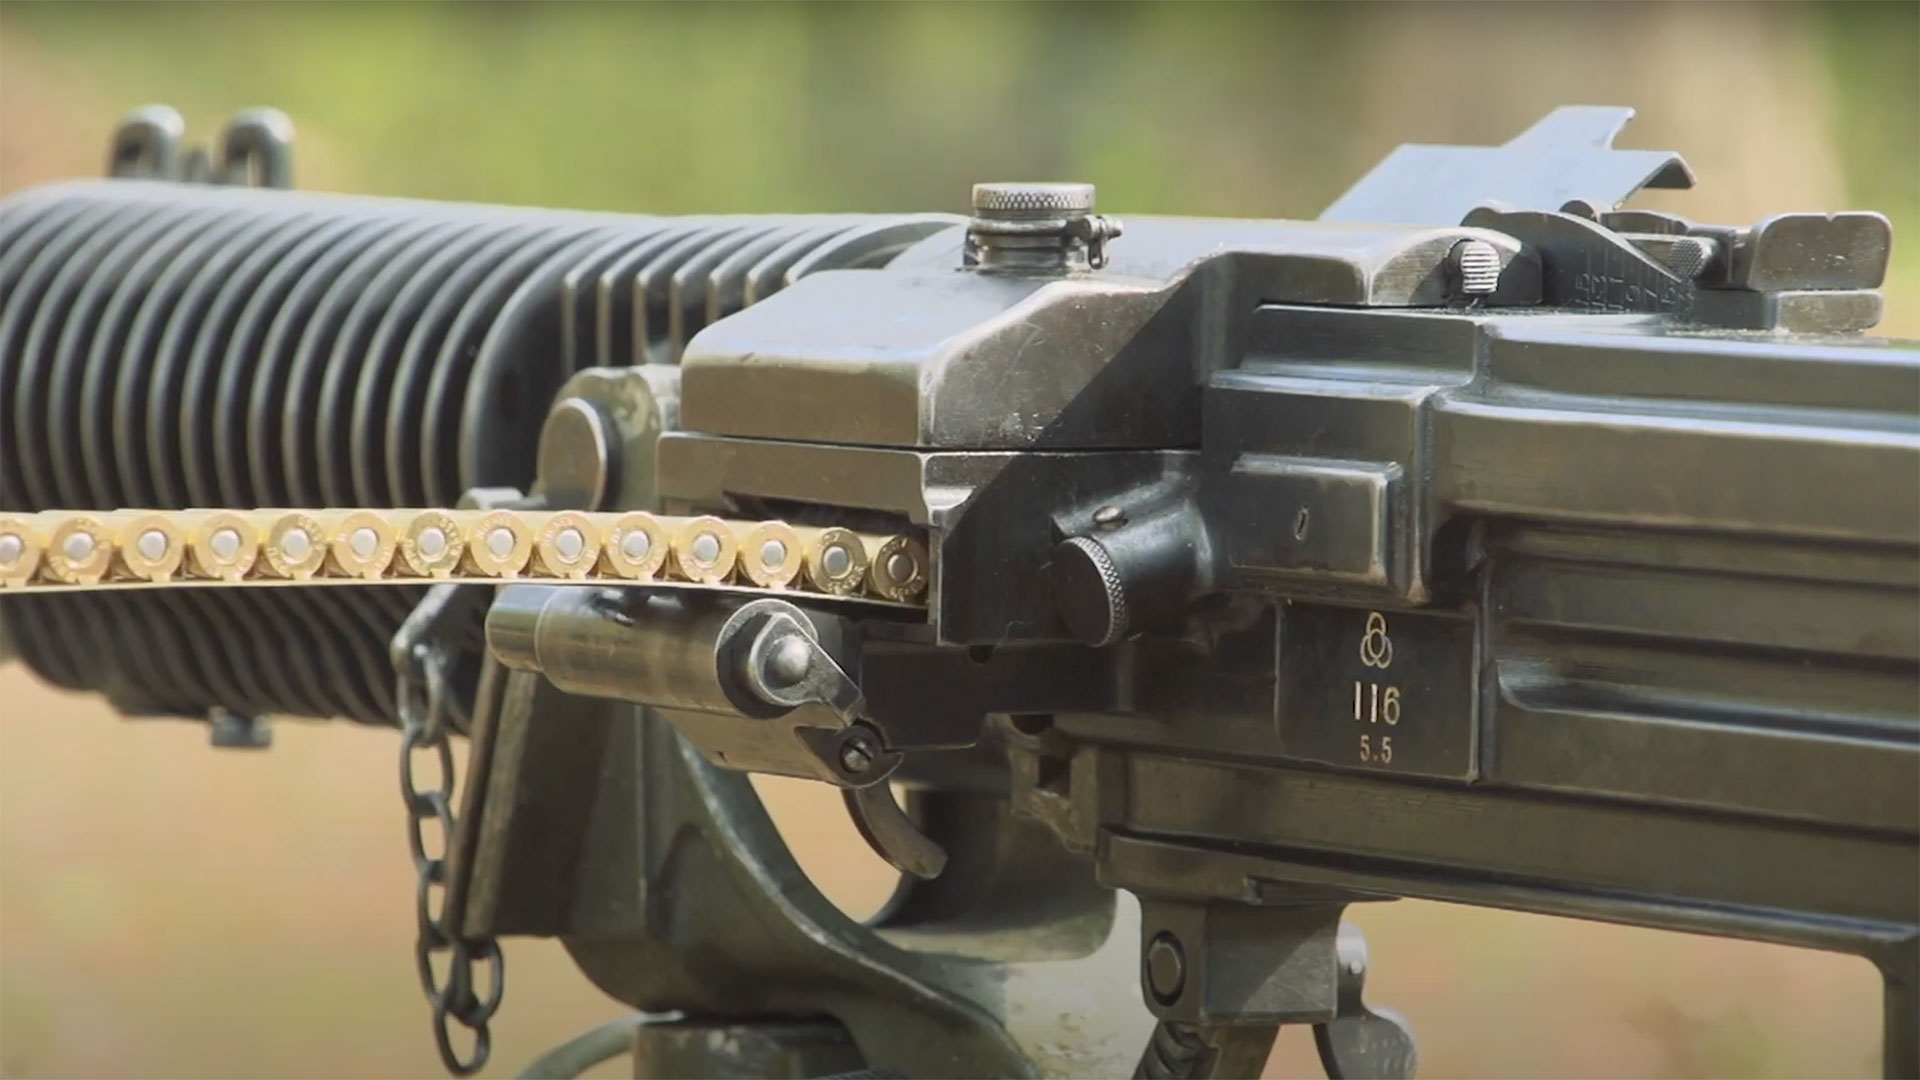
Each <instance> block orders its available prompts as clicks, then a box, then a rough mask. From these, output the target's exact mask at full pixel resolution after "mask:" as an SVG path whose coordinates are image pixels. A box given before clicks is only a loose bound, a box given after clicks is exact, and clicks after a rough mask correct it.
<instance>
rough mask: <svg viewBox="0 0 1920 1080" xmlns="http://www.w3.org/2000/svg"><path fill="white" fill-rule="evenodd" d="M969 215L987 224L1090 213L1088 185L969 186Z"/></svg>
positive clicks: (1091, 197)
mask: <svg viewBox="0 0 1920 1080" xmlns="http://www.w3.org/2000/svg"><path fill="white" fill-rule="evenodd" d="M973 213H974V216H975V217H981V218H986V219H988V220H990V221H1046V220H1050V219H1057V218H1074V217H1085V216H1087V215H1088V214H1091V213H1093V185H1092V184H1040V183H999V184H975V185H973Z"/></svg>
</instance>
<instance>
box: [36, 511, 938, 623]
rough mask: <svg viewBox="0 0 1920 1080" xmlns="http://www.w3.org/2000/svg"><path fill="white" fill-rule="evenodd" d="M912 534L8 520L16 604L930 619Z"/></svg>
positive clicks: (642, 525)
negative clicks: (302, 597) (388, 605)
mask: <svg viewBox="0 0 1920 1080" xmlns="http://www.w3.org/2000/svg"><path fill="white" fill-rule="evenodd" d="M927 570H928V563H927V551H926V547H925V546H924V545H923V544H921V543H920V542H919V541H917V540H915V539H913V538H912V537H909V536H906V535H904V534H893V535H875V534H870V533H857V532H853V531H851V530H848V529H841V528H832V527H827V528H820V527H809V526H796V525H789V524H787V523H785V522H782V521H727V520H723V519H721V518H717V517H708V516H695V517H679V516H673V515H666V514H651V513H645V512H632V513H585V512H580V511H573V510H558V511H529V510H440V509H409V510H366V509H348V510H300V509H263V510H216V509H194V510H116V511H107V512H103V513H89V512H75V511H59V510H49V511H42V512H38V513H32V514H18V515H0V589H4V590H5V591H6V592H8V593H14V592H32V591H46V592H54V591H75V590H87V589H141V588H156V587H166V586H183V585H184V586H196V585H197V586H226V585H246V586H255V585H346V584H422V583H437V582H467V583H473V584H499V583H503V582H515V581H539V582H542V583H544V584H566V583H569V582H575V583H581V584H595V583H598V584H606V585H643V584H644V585H663V586H671V587H675V588H697V589H714V590H724V591H731V592H740V593H773V594H778V595H790V594H795V593H799V594H804V595H808V596H813V597H818V598H820V599H823V600H834V601H852V602H859V603H865V604H881V605H887V606H892V607H900V608H915V607H920V606H922V605H924V603H925V596H926V588H927Z"/></svg>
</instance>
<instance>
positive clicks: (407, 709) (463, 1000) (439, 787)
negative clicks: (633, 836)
mask: <svg viewBox="0 0 1920 1080" xmlns="http://www.w3.org/2000/svg"><path fill="white" fill-rule="evenodd" d="M453 588H454V587H453V586H439V587H436V588H435V589H433V590H431V591H429V593H428V595H427V597H426V599H424V600H422V601H421V604H420V608H419V609H416V613H415V617H412V618H409V619H408V620H407V622H406V623H405V624H404V625H403V626H402V627H401V629H400V633H399V634H398V635H396V637H395V639H394V648H393V651H394V654H395V655H394V659H395V668H396V671H397V673H398V677H399V685H398V693H397V695H396V700H397V702H398V704H399V711H400V797H401V800H402V801H403V802H404V803H405V805H406V809H407V849H408V850H409V851H410V852H411V853H412V855H413V869H414V878H415V882H414V891H415V907H416V914H417V916H418V919H419V936H418V938H417V939H416V940H415V942H414V946H413V955H414V963H415V965H416V967H417V968H418V969H419V975H420V986H421V988H422V989H423V990H425V991H426V994H427V1001H428V1003H429V1004H431V1005H432V1006H433V1041H434V1045H435V1047H437V1048H438V1049H439V1051H440V1061H441V1063H442V1064H444V1065H445V1066H446V1067H447V1071H449V1072H451V1073H453V1074H454V1075H456V1076H470V1075H472V1074H473V1073H475V1072H478V1071H479V1070H480V1069H481V1068H482V1067H484V1066H485V1065H486V1063H487V1056H488V1054H489V1052H490V1051H491V1050H492V1034H491V1033H490V1032H489V1031H488V1027H487V1025H488V1022H489V1021H490V1020H492V1019H493V1014H494V1013H495V1012H496V1011H498V1010H499V1008H500V996H501V992H502V990H503V989H504V987H505V976H506V971H505V966H504V961H503V958H502V957H501V954H500V943H499V942H498V941H497V940H495V939H494V938H491V937H485V938H469V937H465V936H463V935H461V934H459V933H458V932H457V931H455V930H454V929H453V927H452V926H450V921H451V914H452V913H451V912H450V911H449V910H448V908H447V905H446V897H447V891H448V889H447V887H448V877H447V860H448V858H449V857H450V856H451V854H452V847H453V837H454V816H453V786H454V775H453V750H452V748H451V747H450V746H449V745H448V743H447V729H448V727H449V724H448V719H449V717H450V716H451V715H452V713H453V705H452V702H451V698H450V695H449V693H448V677H447V665H448V662H449V660H450V658H451V656H452V651H451V648H450V644H451V643H450V642H446V641H444V640H440V639H444V637H445V635H444V633H443V634H439V635H435V634H433V633H432V632H431V631H432V630H436V629H445V627H444V620H442V619H439V618H435V615H437V614H438V612H430V611H429V610H428V609H429V607H430V605H431V606H434V607H438V608H442V609H444V608H445V606H447V605H448V603H449V602H450V600H451V597H450V596H449V595H448V593H450V592H451V590H452V589H453ZM436 594H438V595H436ZM420 616H425V617H424V618H422V617H420ZM435 624H440V625H437V626H436V625H435ZM422 751H425V752H427V753H430V754H432V755H433V757H434V758H435V759H436V764H437V765H438V767H439V770H440V776H439V782H438V783H437V784H435V785H433V786H431V787H428V788H424V789H423V788H421V787H420V785H419V784H418V783H417V782H416V777H415V776H414V763H415V759H416V756H417V755H418V754H419V753H420V752H422ZM469 782H472V781H469ZM432 826H437V827H438V832H439V840H440V843H439V846H438V854H437V855H435V854H431V853H430V849H429V847H428V844H427V835H426V830H427V829H428V828H429V827H432ZM436 889H437V890H438V892H439V897H440V908H439V910H438V911H437V912H436V911H435V904H434V894H435V891H436ZM437 953H445V954H447V975H446V980H445V981H444V982H442V981H441V980H440V979H439V978H438V977H437V976H436V975H435V973H434V963H433V962H434V957H435V954H437ZM478 966H484V967H485V968H486V969H487V973H486V979H487V996H486V997H485V998H484V999H483V998H481V997H480V996H478V995H477V994H476V993H475V986H474V978H473V977H474V969H475V968H476V967H478ZM449 1020H452V1021H455V1022H457V1023H459V1024H460V1026H462V1027H464V1028H466V1029H467V1030H468V1031H470V1032H472V1034H473V1049H472V1051H471V1052H470V1053H469V1054H468V1055H467V1056H466V1057H465V1058H462V1057H461V1056H460V1054H459V1052H458V1051H457V1050H455V1048H454V1045H453V1033H452V1031H451V1030H450V1029H449V1026H448V1021H449Z"/></svg>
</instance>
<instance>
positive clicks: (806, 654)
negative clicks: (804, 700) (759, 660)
mask: <svg viewBox="0 0 1920 1080" xmlns="http://www.w3.org/2000/svg"><path fill="white" fill-rule="evenodd" d="M812 660H813V650H811V649H809V648H807V643H806V642H805V641H802V640H801V638H800V635H799V634H788V635H787V636H786V637H784V638H781V639H780V641H779V643H778V644H776V645H774V647H773V648H772V649H771V650H769V652H768V654H767V681H768V682H770V683H772V684H773V685H775V686H777V687H780V688H782V689H785V688H786V687H789V686H795V685H798V684H799V682H800V680H802V679H804V678H806V677H807V671H808V669H809V668H811V667H812V666H813V665H812Z"/></svg>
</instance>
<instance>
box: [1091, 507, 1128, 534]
mask: <svg viewBox="0 0 1920 1080" xmlns="http://www.w3.org/2000/svg"><path fill="white" fill-rule="evenodd" d="M1093 523H1094V524H1095V525H1098V526H1100V527H1101V528H1103V529H1117V528H1119V527H1120V526H1122V525H1125V524H1126V523H1127V512H1126V511H1125V510H1122V509H1120V508H1119V507H1117V506H1103V507H1101V508H1100V509H1098V510H1095V511H1094V512H1093Z"/></svg>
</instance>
